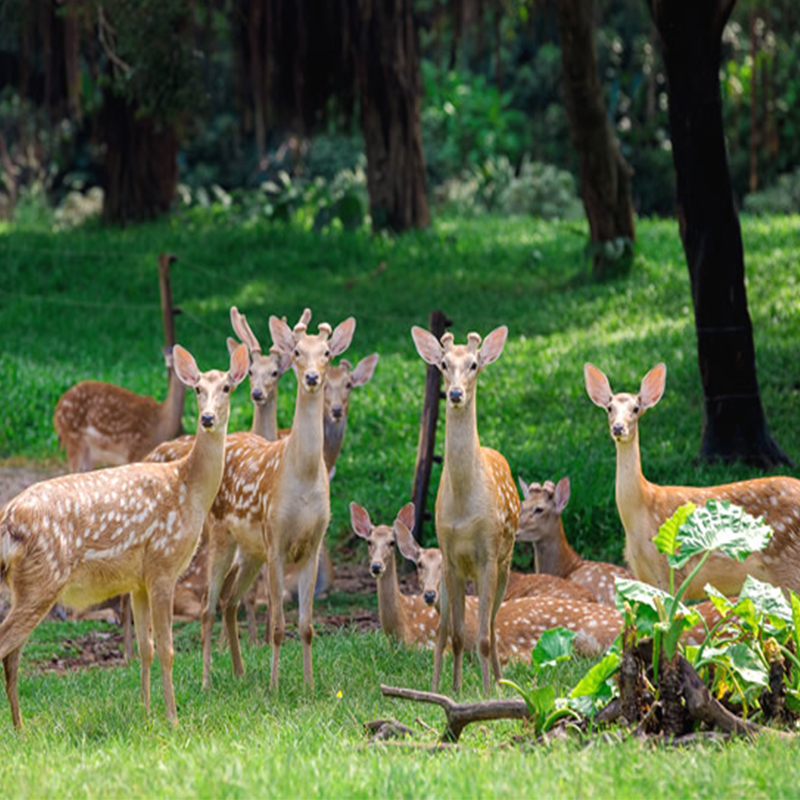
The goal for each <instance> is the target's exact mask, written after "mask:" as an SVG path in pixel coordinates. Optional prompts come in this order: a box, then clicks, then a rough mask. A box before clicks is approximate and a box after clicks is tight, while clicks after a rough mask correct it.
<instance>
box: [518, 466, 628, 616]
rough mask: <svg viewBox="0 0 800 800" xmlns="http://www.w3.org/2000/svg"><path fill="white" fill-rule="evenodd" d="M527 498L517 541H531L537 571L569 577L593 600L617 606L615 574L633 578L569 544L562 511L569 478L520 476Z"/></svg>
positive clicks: (612, 565) (623, 570)
mask: <svg viewBox="0 0 800 800" xmlns="http://www.w3.org/2000/svg"><path fill="white" fill-rule="evenodd" d="M519 485H520V488H521V489H522V496H523V498H524V500H523V503H522V512H521V514H520V518H519V530H518V531H517V541H518V542H532V543H533V547H534V553H535V556H536V571H537V572H542V573H545V574H548V575H557V576H559V577H560V578H567V579H568V580H569V581H570V583H573V585H576V586H581V587H583V588H585V589H586V590H587V591H588V592H590V593H591V597H592V599H593V600H595V601H597V602H598V603H603V604H604V605H607V606H615V607H616V601H615V598H616V592H615V589H614V581H615V579H616V578H632V577H633V575H632V574H631V573H630V572H629V571H628V570H627V569H625V568H624V567H618V566H617V565H616V564H606V563H604V562H600V561H587V560H586V559H585V558H581V556H579V555H578V554H577V553H576V552H575V551H574V550H573V549H572V547H570V544H569V542H568V541H567V537H566V535H565V534H564V523H563V522H562V521H561V512H562V511H563V510H564V509H565V508H566V507H567V503H568V502H569V494H570V486H569V478H567V477H566V476H565V477H563V478H562V479H561V480H560V481H559V482H558V483H557V484H553V482H552V481H545V482H544V486H542V485H541V484H539V483H531V484H527V483H525V481H524V480H522V478H520V479H519Z"/></svg>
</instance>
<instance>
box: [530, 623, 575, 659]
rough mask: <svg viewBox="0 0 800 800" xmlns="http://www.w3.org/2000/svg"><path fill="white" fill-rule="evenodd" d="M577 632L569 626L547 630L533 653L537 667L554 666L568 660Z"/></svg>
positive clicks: (532, 657) (532, 656)
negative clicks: (568, 628)
mask: <svg viewBox="0 0 800 800" xmlns="http://www.w3.org/2000/svg"><path fill="white" fill-rule="evenodd" d="M576 636H577V634H576V633H575V631H570V630H567V628H561V627H559V628H553V629H552V630H549V631H545V632H544V633H543V634H542V635H541V636H540V637H539V641H538V642H536V647H534V648H533V652H532V653H531V661H532V662H533V663H534V664H535V665H536V666H537V667H540V668H541V667H554V666H555V665H556V664H558V663H560V662H561V661H567V660H568V659H569V658H570V656H572V652H573V640H574V639H575V637H576Z"/></svg>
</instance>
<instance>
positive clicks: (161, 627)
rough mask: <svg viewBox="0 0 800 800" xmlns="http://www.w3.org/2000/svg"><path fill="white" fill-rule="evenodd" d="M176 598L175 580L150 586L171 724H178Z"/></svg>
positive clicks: (167, 580) (157, 645) (165, 580)
mask: <svg viewBox="0 0 800 800" xmlns="http://www.w3.org/2000/svg"><path fill="white" fill-rule="evenodd" d="M174 599H175V580H174V579H171V578H162V579H160V580H159V581H158V582H157V583H155V584H153V586H151V587H150V614H151V616H152V618H153V630H154V632H155V635H156V653H158V660H159V661H160V662H161V690H162V691H163V693H164V706H165V707H166V709H167V721H168V722H169V724H170V725H171V726H174V725H177V724H178V710H177V708H176V706H175V688H174V686H173V683H172V665H173V662H174V661H175V650H174V648H173V646H172V603H173V601H174Z"/></svg>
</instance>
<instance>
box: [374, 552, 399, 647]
mask: <svg viewBox="0 0 800 800" xmlns="http://www.w3.org/2000/svg"><path fill="white" fill-rule="evenodd" d="M378 614H379V615H380V618H381V630H383V632H384V633H385V634H386V635H387V636H391V637H392V638H395V639H398V640H400V641H405V638H406V614H405V607H404V605H403V596H402V595H401V594H400V583H399V582H398V580H397V564H396V562H395V558H394V555H392V557H391V558H390V559H389V563H388V564H387V565H386V569H385V570H384V571H383V574H382V575H381V576H380V577H379V578H378Z"/></svg>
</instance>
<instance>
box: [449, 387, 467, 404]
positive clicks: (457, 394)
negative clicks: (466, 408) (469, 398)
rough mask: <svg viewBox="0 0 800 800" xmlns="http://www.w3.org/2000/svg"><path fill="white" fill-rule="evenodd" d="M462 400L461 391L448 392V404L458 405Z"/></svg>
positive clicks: (462, 393) (462, 394) (452, 390)
mask: <svg viewBox="0 0 800 800" xmlns="http://www.w3.org/2000/svg"><path fill="white" fill-rule="evenodd" d="M463 399H464V392H463V391H462V390H461V389H451V390H450V402H452V403H460V402H461V401H462V400H463Z"/></svg>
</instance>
